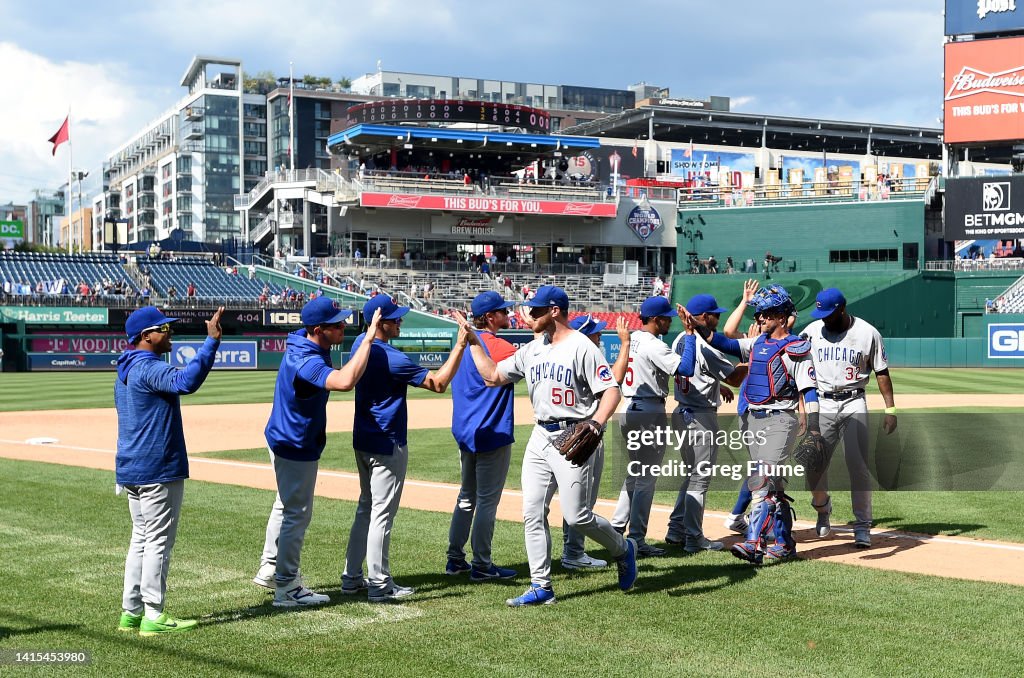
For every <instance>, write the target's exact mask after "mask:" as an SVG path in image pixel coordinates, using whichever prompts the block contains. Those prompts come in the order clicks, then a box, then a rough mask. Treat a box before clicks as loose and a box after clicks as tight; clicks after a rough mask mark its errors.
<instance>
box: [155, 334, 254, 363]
mask: <svg viewBox="0 0 1024 678" xmlns="http://www.w3.org/2000/svg"><path fill="white" fill-rule="evenodd" d="M202 345H203V342H201V341H182V342H176V343H175V344H174V347H173V348H172V349H171V353H170V354H169V360H170V363H171V365H173V366H174V367H184V366H185V365H188V364H189V362H191V361H192V359H193V358H195V357H196V353H197V352H198V351H199V349H200V348H201V347H202ZM256 355H257V349H256V342H255V341H222V342H221V343H220V346H219V347H218V348H217V359H216V360H215V361H214V363H213V369H215V370H216V369H221V370H255V369H256Z"/></svg>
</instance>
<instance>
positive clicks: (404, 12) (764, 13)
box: [0, 0, 942, 202]
mask: <svg viewBox="0 0 1024 678" xmlns="http://www.w3.org/2000/svg"><path fill="white" fill-rule="evenodd" d="M353 8H355V9H357V10H358V12H353ZM0 26H4V30H3V32H2V34H0V73H2V75H3V82H4V84H5V86H6V89H7V91H8V92H9V93H10V96H9V98H8V100H7V101H6V102H5V104H4V105H3V107H0V202H7V201H8V200H14V201H15V202H21V201H25V200H27V199H29V197H30V196H31V189H33V188H49V189H55V188H57V187H58V186H59V185H60V184H62V183H63V182H64V176H65V174H66V172H67V163H68V160H67V156H66V155H65V153H66V148H65V147H62V148H61V150H60V151H58V153H57V157H56V158H53V157H51V156H50V146H49V145H48V144H47V143H46V139H47V138H49V137H50V136H51V135H52V134H53V133H54V132H56V130H57V128H58V127H59V126H60V123H61V122H62V121H63V119H64V116H65V115H66V113H67V110H68V107H69V106H70V107H71V110H72V114H73V116H72V142H73V143H74V150H73V152H74V159H75V165H76V166H78V167H81V168H83V169H88V170H90V171H92V173H93V175H94V176H95V175H96V174H98V172H99V167H100V163H101V162H102V160H103V157H104V156H105V155H106V153H108V152H109V151H111V150H113V149H114V148H115V147H117V146H118V145H119V144H121V143H123V142H124V141H126V140H127V139H128V137H129V136H130V135H131V134H133V133H134V132H136V131H138V130H139V129H140V128H141V127H142V126H143V125H145V124H146V123H147V122H148V121H150V120H152V119H153V118H155V117H156V116H157V115H158V114H159V113H160V112H161V111H163V110H164V109H166V108H168V107H169V106H171V105H172V104H173V103H174V102H175V101H176V100H177V99H178V98H180V97H181V96H182V95H183V94H184V90H183V89H182V88H180V87H179V86H178V83H179V81H180V78H181V76H182V74H183V73H184V71H185V68H186V67H187V66H188V63H189V61H190V60H191V58H192V56H193V55H195V54H206V55H216V56H225V57H237V58H241V59H242V61H243V64H244V68H245V70H246V71H248V72H256V71H261V70H273V71H274V72H275V73H277V74H278V75H286V74H287V71H288V62H289V61H293V62H294V63H295V74H296V75H297V76H301V75H302V74H305V73H310V74H314V75H321V76H330V77H333V78H335V79H337V78H340V77H342V76H347V77H350V78H355V77H357V76H359V75H361V74H363V73H367V72H370V71H373V70H375V68H376V62H377V59H380V60H381V61H382V63H383V66H384V68H386V69H389V70H400V71H412V72H420V73H437V74H452V75H461V76H468V77H483V78H493V79H504V80H520V81H529V82H543V83H552V84H577V85H592V86H598V87H626V86H628V85H630V84H633V83H636V82H640V81H646V82H648V83H652V84H657V85H660V86H667V87H670V88H671V91H672V94H673V96H679V97H699V98H706V97H708V96H710V95H723V96H729V97H731V98H732V101H733V109H734V110H742V111H746V112H754V113H770V114H775V115H795V116H807V117H820V118H826V119H841V120H862V121H869V122H884V123H891V124H907V125H922V126H928V127H936V126H938V123H937V121H936V118H938V117H939V116H940V115H941V106H942V2H941V1H940V0H900V1H899V2H893V1H892V0H867V2H861V3H850V2H845V1H842V0H818V1H817V2H809V1H806V0H790V1H789V2H784V3H761V2H746V1H744V2H725V1H722V2H717V3H709V2H695V1H692V0H632V1H631V2H607V1H605V0H591V1H590V2H579V1H578V0H563V1H562V2H550V1H546V2H537V1H535V0H518V1H517V2H501V3H484V2H469V1H464V0H419V1H418V2H415V3H413V2H408V1H406V2H400V1H398V0H374V1H373V2H368V3H336V4H333V5H332V3H330V2H324V1H323V0H319V1H317V2H310V1H307V0H289V1H288V2H279V1H278V2H269V1H266V0H248V1H245V2H242V1H238V0H230V1H218V0H205V1H199V0H182V1H180V2H174V1H173V0H167V1H164V2H159V3H121V2H107V1H105V0H97V1H95V2H90V3H74V4H72V3H55V2H27V1H26V0H18V1H12V0H0Z"/></svg>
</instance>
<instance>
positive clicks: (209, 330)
mask: <svg viewBox="0 0 1024 678" xmlns="http://www.w3.org/2000/svg"><path fill="white" fill-rule="evenodd" d="M222 315H224V307H223V306H221V307H220V308H218V309H217V310H216V311H214V313H213V317H211V318H210V319H209V320H207V321H206V335H207V336H208V337H210V338H211V339H220V338H221V335H222V334H223V333H224V331H223V330H222V329H221V327H220V317H221V316H222Z"/></svg>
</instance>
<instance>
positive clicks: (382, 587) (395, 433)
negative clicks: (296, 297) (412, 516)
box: [341, 294, 475, 603]
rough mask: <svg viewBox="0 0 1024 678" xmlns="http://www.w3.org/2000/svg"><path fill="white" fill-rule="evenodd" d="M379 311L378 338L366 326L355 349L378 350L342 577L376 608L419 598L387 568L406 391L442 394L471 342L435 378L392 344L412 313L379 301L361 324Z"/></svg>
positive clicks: (362, 419)
mask: <svg viewBox="0 0 1024 678" xmlns="http://www.w3.org/2000/svg"><path fill="white" fill-rule="evenodd" d="M378 312H379V313H380V321H379V323H378V324H377V327H376V331H373V330H374V328H372V327H368V328H367V331H366V332H365V333H363V334H360V335H359V336H358V337H356V340H355V341H354V342H353V343H352V351H353V353H355V352H356V351H358V350H359V347H360V346H361V345H362V344H363V342H371V343H372V346H371V347H370V357H369V359H368V361H367V365H366V374H365V375H364V377H363V379H360V380H359V383H358V384H356V403H355V405H356V407H355V420H354V423H353V427H352V447H353V449H354V450H355V457H356V467H357V468H358V469H359V503H358V505H357V506H356V515H355V519H354V520H353V521H352V530H351V532H350V533H349V539H348V549H346V551H345V571H344V572H343V573H342V576H341V592H342V593H344V594H355V593H359V592H360V591H363V590H366V589H369V590H368V592H367V599H368V600H369V601H370V602H371V603H384V602H390V601H397V600H400V599H402V598H405V597H407V596H411V595H412V594H413V593H415V591H414V590H413V589H412V588H410V587H408V586H400V585H399V584H398V583H396V582H395V581H394V579H392V578H391V566H390V562H389V552H390V549H391V527H392V525H394V521H395V514H396V513H398V504H399V500H400V499H401V498H402V488H403V487H404V486H405V471H406V467H407V465H408V462H409V448H408V428H409V426H408V422H409V415H408V410H407V408H406V391H407V390H408V386H409V385H410V384H411V385H413V386H416V387H419V388H422V389H426V390H428V391H433V392H434V393H444V392H445V390H446V389H447V388H448V384H449V383H451V380H452V378H453V377H454V376H455V372H456V370H457V369H458V368H459V364H460V363H461V361H462V354H463V352H464V351H465V348H466V335H467V333H468V334H473V332H472V331H470V330H467V329H466V327H465V326H463V327H462V328H460V330H459V336H458V338H457V339H456V342H455V346H453V347H452V351H451V353H450V354H449V356H448V360H447V361H445V363H444V365H442V366H441V368H440V369H438V370H437V371H436V372H431V371H429V370H427V369H426V368H425V367H420V366H419V365H417V364H416V363H414V362H412V360H410V359H409V357H408V356H407V355H406V354H404V353H402V352H401V351H399V350H398V349H396V348H395V347H394V346H392V345H391V344H389V343H388V342H389V341H390V340H391V339H394V338H395V337H397V336H398V335H399V334H400V333H401V327H402V316H404V315H405V314H406V313H408V312H409V307H408V306H398V305H396V304H395V302H394V300H392V299H391V297H389V296H388V295H386V294H378V295H377V296H376V297H373V298H372V299H370V300H369V301H367V302H366V303H365V304H364V305H363V318H372V317H374V315H375V314H376V313H378ZM474 336H475V334H474ZM364 560H365V561H366V577H365V578H364V577H363V561H364Z"/></svg>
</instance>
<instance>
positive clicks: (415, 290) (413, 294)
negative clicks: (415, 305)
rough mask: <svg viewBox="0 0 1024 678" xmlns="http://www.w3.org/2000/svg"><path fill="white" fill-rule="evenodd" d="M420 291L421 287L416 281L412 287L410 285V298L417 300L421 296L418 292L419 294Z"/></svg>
mask: <svg viewBox="0 0 1024 678" xmlns="http://www.w3.org/2000/svg"><path fill="white" fill-rule="evenodd" d="M419 289H420V286H419V284H418V283H416V281H413V282H412V284H411V285H409V296H410V297H411V298H413V299H415V298H416V297H418V296H419V294H418V292H419Z"/></svg>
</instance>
